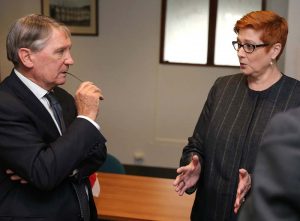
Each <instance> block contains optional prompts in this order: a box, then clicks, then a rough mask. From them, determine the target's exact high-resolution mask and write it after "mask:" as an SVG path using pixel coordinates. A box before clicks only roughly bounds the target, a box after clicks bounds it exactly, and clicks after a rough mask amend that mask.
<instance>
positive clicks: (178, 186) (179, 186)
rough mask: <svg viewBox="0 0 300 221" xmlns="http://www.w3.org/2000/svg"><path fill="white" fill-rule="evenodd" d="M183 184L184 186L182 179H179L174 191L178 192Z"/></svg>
mask: <svg viewBox="0 0 300 221" xmlns="http://www.w3.org/2000/svg"><path fill="white" fill-rule="evenodd" d="M184 186H185V183H184V181H183V180H181V181H180V182H179V183H178V185H177V187H176V189H175V191H176V192H179V191H180V190H181V189H182V188H183V187H184Z"/></svg>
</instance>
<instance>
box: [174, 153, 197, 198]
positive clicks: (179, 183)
mask: <svg viewBox="0 0 300 221" xmlns="http://www.w3.org/2000/svg"><path fill="white" fill-rule="evenodd" d="M200 172H201V165H200V162H199V157H198V156H197V155H194V156H193V157H192V161H191V162H190V164H188V165H186V166H183V167H179V168H178V169H177V173H178V174H179V175H178V176H177V177H176V179H175V181H174V182H173V186H175V187H176V188H175V191H176V192H177V193H178V195H180V196H182V195H183V194H184V192H185V191H186V190H187V189H189V188H191V187H193V186H195V185H196V183H197V181H198V180H199V177H200Z"/></svg>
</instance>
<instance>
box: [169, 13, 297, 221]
mask: <svg viewBox="0 0 300 221" xmlns="http://www.w3.org/2000/svg"><path fill="white" fill-rule="evenodd" d="M234 31H235V32H236V33H237V40H236V41H234V42H232V44H233V47H234V48H235V50H237V55H238V59H239V62H240V69H241V72H242V73H241V74H235V75H230V76H225V77H221V78H219V79H217V80H216V82H215V84H214V85H213V87H212V88H211V90H210V93H209V95H208V98H207V101H206V103H205V105H204V108H203V110H202V113H201V115H200V118H199V120H198V123H197V125H196V128H195V130H194V133H193V136H192V137H190V138H189V140H188V144H187V145H186V146H185V147H184V149H183V153H182V157H181V160H180V166H181V167H179V168H178V169H177V173H178V174H179V175H178V176H177V177H176V179H175V181H174V186H175V190H176V191H177V192H178V194H179V195H183V194H184V192H186V193H189V194H190V193H192V192H194V191H195V190H196V189H197V194H196V198H195V202H194V205H193V209H192V213H191V220H201V221H202V220H209V221H212V220H214V221H223V220H224V221H225V220H226V221H228V220H230V221H232V220H236V218H237V212H238V210H239V208H240V206H241V204H242V203H243V202H244V201H245V197H246V195H247V193H248V192H249V190H250V188H251V176H250V174H251V173H252V170H253V167H254V163H255V158H256V154H257V150H258V146H259V143H260V140H261V137H262V134H263V132H264V129H265V126H266V124H267V123H268V122H269V120H270V119H271V117H272V116H273V115H274V114H276V113H278V112H283V111H286V110H287V109H290V108H293V107H297V106H300V83H299V82H298V81H297V80H295V79H292V78H290V77H288V76H286V75H284V74H283V73H281V72H280V70H279V68H278V66H277V60H278V59H279V57H280V55H281V53H282V51H283V49H284V47H285V43H286V39H287V34H288V26H287V22H286V20H285V19H284V18H282V17H280V16H278V15H277V14H275V13H274V12H271V11H255V12H251V13H249V14H247V15H245V16H244V17H243V18H241V19H240V20H238V21H237V22H236V24H235V27H234Z"/></svg>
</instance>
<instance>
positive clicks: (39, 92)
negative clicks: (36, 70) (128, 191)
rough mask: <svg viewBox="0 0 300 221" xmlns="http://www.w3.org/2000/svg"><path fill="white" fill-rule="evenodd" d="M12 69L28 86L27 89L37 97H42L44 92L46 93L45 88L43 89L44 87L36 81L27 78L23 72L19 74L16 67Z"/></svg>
mask: <svg viewBox="0 0 300 221" xmlns="http://www.w3.org/2000/svg"><path fill="white" fill-rule="evenodd" d="M14 71H15V73H16V75H17V76H18V77H19V78H20V80H21V81H22V82H23V83H24V84H25V85H26V86H27V87H28V88H29V90H31V92H32V93H33V94H34V95H35V96H36V97H37V98H38V99H42V98H43V97H44V96H45V94H47V93H48V91H47V90H45V89H44V88H42V87H40V86H39V85H37V84H36V83H34V82H32V81H31V80H30V79H28V78H27V77H25V76H24V75H23V74H21V73H20V72H18V71H17V70H16V69H14Z"/></svg>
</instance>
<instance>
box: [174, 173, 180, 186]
mask: <svg viewBox="0 0 300 221" xmlns="http://www.w3.org/2000/svg"><path fill="white" fill-rule="evenodd" d="M180 181H181V176H180V175H179V176H177V177H176V179H175V180H174V182H173V185H174V186H177V185H178V184H179V183H180Z"/></svg>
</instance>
